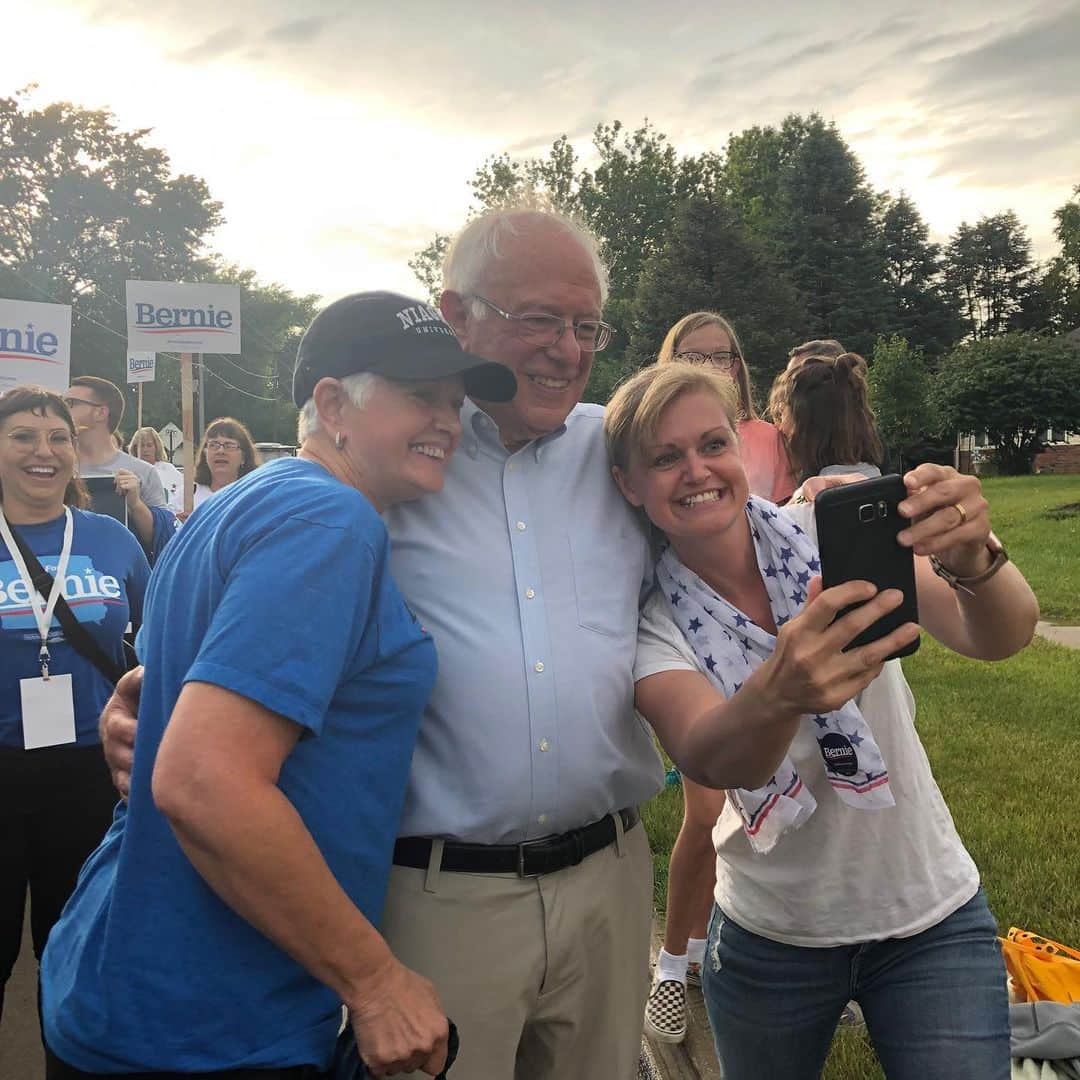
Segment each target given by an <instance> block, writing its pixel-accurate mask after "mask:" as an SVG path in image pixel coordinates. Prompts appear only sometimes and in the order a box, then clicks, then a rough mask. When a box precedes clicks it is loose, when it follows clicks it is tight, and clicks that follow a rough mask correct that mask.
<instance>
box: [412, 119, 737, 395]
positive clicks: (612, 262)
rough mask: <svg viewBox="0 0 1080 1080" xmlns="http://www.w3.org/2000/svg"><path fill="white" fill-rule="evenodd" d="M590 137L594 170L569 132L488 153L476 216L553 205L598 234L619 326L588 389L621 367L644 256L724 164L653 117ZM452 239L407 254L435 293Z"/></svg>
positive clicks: (603, 128)
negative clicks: (688, 151)
mask: <svg viewBox="0 0 1080 1080" xmlns="http://www.w3.org/2000/svg"><path fill="white" fill-rule="evenodd" d="M593 145H594V147H595V150H596V155H597V158H598V161H597V164H596V165H595V167H593V168H585V167H584V166H582V165H581V164H580V163H579V161H578V159H577V157H576V155H575V153H574V151H573V148H572V147H571V146H570V144H569V141H568V140H567V138H566V136H565V135H564V136H561V137H560V138H558V139H557V140H556V141H555V142H554V144H553V145H552V147H551V150H550V151H549V152H548V154H547V155H546V156H545V157H540V158H527V159H514V158H511V157H510V156H509V155H507V154H500V155H497V156H495V157H492V158H489V159H488V160H487V161H486V162H484V164H483V165H481V166H480V168H479V169H477V171H476V173H475V175H474V177H473V179H472V181H471V182H470V187H471V188H472V192H473V208H472V210H471V211H470V216H471V215H474V214H478V213H482V212H484V211H485V210H489V209H492V208H494V207H498V206H507V205H535V206H541V207H550V208H552V209H555V210H559V211H561V212H563V213H568V214H571V215H574V216H576V217H578V218H579V219H580V220H581V221H583V222H584V223H585V224H586V225H588V226H589V227H590V228H591V229H592V230H593V232H594V233H595V234H596V236H597V238H598V239H599V240H600V245H601V250H602V252H603V255H604V259H605V261H606V263H607V266H608V271H609V281H610V294H609V298H608V304H607V308H606V309H605V311H606V317H607V319H608V321H610V322H612V323H613V324H614V325H615V326H616V327H618V328H619V330H620V333H619V334H617V335H616V337H615V338H614V340H613V341H612V344H611V345H609V346H608V349H607V350H606V351H605V352H604V353H601V354H600V355H599V356H598V357H597V363H596V370H597V372H598V380H599V381H594V384H591V385H590V387H589V389H588V390H587V391H586V393H587V394H588V395H590V396H592V395H593V394H594V393H596V392H598V391H597V390H596V387H597V386H599V385H601V384H603V383H605V382H607V381H610V379H609V378H608V377H606V376H605V377H604V378H600V376H599V373H600V372H601V371H602V370H603V369H605V368H610V369H611V370H612V371H616V370H618V369H620V367H621V363H622V355H623V352H624V351H625V349H626V346H627V342H628V340H629V330H630V319H631V317H632V309H633V298H634V294H635V290H636V287H637V279H638V276H639V274H640V273H641V269H642V267H643V266H644V264H645V262H646V260H647V259H648V258H649V257H650V256H651V255H652V254H654V253H655V252H656V251H658V250H659V248H660V247H661V246H662V245H663V244H664V242H665V241H666V239H667V237H668V235H669V234H670V230H671V228H672V225H673V223H674V220H675V214H676V211H677V209H678V207H679V204H680V203H681V202H682V201H683V200H685V199H686V198H689V197H690V196H691V195H697V194H703V193H708V192H711V191H713V190H714V189H715V187H716V185H717V182H718V176H719V169H720V159H719V157H718V155H716V154H712V153H704V154H701V155H699V156H697V157H686V156H680V155H679V154H678V153H677V152H676V150H675V148H674V147H673V146H672V145H671V143H670V142H669V141H668V139H667V136H666V135H664V134H663V133H662V132H659V131H657V130H656V129H655V128H654V127H653V126H652V125H651V124H650V123H649V122H648V121H647V120H646V121H645V122H644V123H643V124H642V125H641V126H640V127H638V128H636V129H634V130H632V131H631V130H629V129H627V128H625V127H624V126H623V124H622V123H621V122H620V121H617V120H616V121H614V122H613V123H610V124H600V125H598V126H597V128H596V131H595V132H594V135H593ZM449 242H450V238H449V237H447V236H444V235H442V234H439V235H436V237H435V238H434V239H433V240H432V242H431V243H430V244H428V246H427V247H425V248H424V249H423V250H422V251H421V252H418V253H417V255H416V256H415V257H414V258H413V259H412V260H410V262H409V267H410V268H411V269H412V271H413V273H415V274H416V276H417V277H418V278H419V280H420V281H421V282H422V283H423V285H424V286H425V288H426V289H427V291H428V293H429V295H431V296H432V298H433V299H434V298H435V297H437V296H438V293H439V289H440V287H441V279H442V261H443V259H444V258H445V255H446V250H447V247H448V246H449ZM612 377H615V376H612Z"/></svg>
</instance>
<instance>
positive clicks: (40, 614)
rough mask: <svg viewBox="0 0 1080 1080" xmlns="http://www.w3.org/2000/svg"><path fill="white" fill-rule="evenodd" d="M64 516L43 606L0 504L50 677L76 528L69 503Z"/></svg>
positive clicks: (1, 532)
mask: <svg viewBox="0 0 1080 1080" xmlns="http://www.w3.org/2000/svg"><path fill="white" fill-rule="evenodd" d="M64 518H65V521H64V544H63V547H62V548H61V549H60V558H59V559H58V560H57V562H56V573H55V574H54V575H53V586H52V588H51V589H50V590H49V599H48V600H47V601H45V602H44V603H43V604H41V606H40V607H39V606H38V603H39V598H38V591H37V589H35V588H34V581H33V579H32V578H31V577H30V571H29V570H28V569H27V568H26V560H25V559H24V558H23V556H22V552H21V551H20V550H19V547H18V545H17V544H16V543H15V537H14V536H12V535H11V526H10V525H8V522H7V518H6V517H5V516H4V509H3V507H0V536H3V538H4V543H5V544H7V549H8V551H10V552H11V557H12V559H13V560H14V561H15V566H16V567H17V568H18V571H19V573H20V574H21V575H22V579H23V584H24V585H25V586H26V592H27V596H28V598H29V601H30V610H31V611H33V613H34V619H35V620H36V622H37V626H38V633H39V634H40V635H41V652H40V653H39V654H38V658H39V659H40V660H41V677H42V678H43V679H47V678H48V677H49V648H48V644H47V642H48V640H49V627H50V626H52V619H53V612H54V611H55V610H56V602H57V601H58V600H59V599H60V594H61V593H62V592H63V589H64V578H65V577H66V576H67V566H68V559H69V558H70V557H71V534H72V531H73V529H74V522H73V521H72V517H71V511H70V510H69V509H68V508H67V507H66V506H65V507H64Z"/></svg>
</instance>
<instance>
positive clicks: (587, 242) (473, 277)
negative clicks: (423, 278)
mask: <svg viewBox="0 0 1080 1080" xmlns="http://www.w3.org/2000/svg"><path fill="white" fill-rule="evenodd" d="M541 222H546V223H548V224H551V225H554V226H555V227H556V228H557V229H559V230H561V231H562V232H564V233H566V234H567V235H568V236H572V237H573V238H574V239H575V240H576V241H577V242H578V243H579V244H580V245H581V247H582V249H583V250H584V251H585V254H586V255H588V256H589V258H590V259H591V260H592V264H593V270H594V271H595V273H596V281H597V283H598V284H599V286H600V304H601V306H603V305H604V303H605V302H606V301H607V297H608V272H607V266H605V265H604V260H603V257H602V256H601V254H600V243H599V241H598V240H597V239H596V237H595V236H594V235H593V234H592V232H591V231H590V230H589V229H588V228H586V227H585V226H584V225H582V224H581V222H579V221H575V220H574V218H572V217H569V216H567V215H566V214H560V213H559V212H558V211H555V210H537V209H534V208H532V207H527V206H516V207H515V206H510V207H502V208H500V209H498V210H489V211H488V212H487V213H485V214H481V215H480V216H479V217H478V218H474V219H473V220H472V221H470V222H469V224H468V225H466V226H465V227H464V228H463V229H462V230H461V232H459V233H458V234H457V236H456V237H454V240H453V242H452V243H451V244H450V249H449V250H448V251H447V253H446V259H445V260H444V261H443V288H444V289H449V290H450V291H451V292H456V293H459V294H461V295H463V296H464V295H467V294H468V293H472V292H475V291H476V289H477V288H478V287H479V285H480V282H481V281H482V280H483V278H484V275H485V272H486V271H487V270H488V269H489V268H491V264H492V263H495V262H498V261H499V260H500V259H501V258H503V257H504V245H505V243H506V241H507V240H508V239H509V238H511V237H518V236H520V235H521V233H522V231H524V229H527V228H528V227H529V226H530V225H537V224H540V223H541ZM483 311H486V308H483V306H482V305H480V311H477V312H474V314H476V315H478V316H479V315H480V314H481V312H483Z"/></svg>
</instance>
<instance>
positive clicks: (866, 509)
mask: <svg viewBox="0 0 1080 1080" xmlns="http://www.w3.org/2000/svg"><path fill="white" fill-rule="evenodd" d="M873 520H874V508H873V506H872V505H871V504H870V503H863V504H862V506H860V507H859V521H861V522H862V523H863V524H864V525H865V524H866V523H867V522H868V521H873Z"/></svg>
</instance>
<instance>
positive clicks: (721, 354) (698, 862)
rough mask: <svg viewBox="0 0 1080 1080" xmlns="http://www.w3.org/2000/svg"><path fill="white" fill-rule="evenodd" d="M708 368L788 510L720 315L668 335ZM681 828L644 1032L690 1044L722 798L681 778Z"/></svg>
mask: <svg viewBox="0 0 1080 1080" xmlns="http://www.w3.org/2000/svg"><path fill="white" fill-rule="evenodd" d="M673 361H675V362H681V363H689V364H706V365H708V366H709V367H711V368H713V369H714V370H716V371H718V372H720V373H722V374H724V375H726V376H728V377H729V378H730V379H731V380H732V381H733V383H734V385H735V387H736V389H737V392H738V424H737V432H738V436H739V448H740V453H741V455H742V461H743V468H744V469H745V470H746V475H747V483H748V484H749V486H750V492H751V494H753V495H759V496H761V498H763V499H768V500H770V501H771V502H782V501H783V500H785V499H787V498H788V496H789V495H791V493H792V491H794V489H795V480H794V479H793V477H792V475H791V469H790V467H789V465H788V459H787V454H786V453H785V451H784V443H783V439H782V438H781V437H780V433H779V432H778V431H777V430H776V428H775V427H773V425H772V424H770V423H768V422H767V421H765V420H762V419H760V418H759V417H758V415H757V411H756V410H755V408H754V400H753V395H752V394H751V390H750V373H749V370H748V369H747V366H746V359H745V357H744V355H743V350H742V346H741V344H740V343H739V339H738V337H737V336H736V334H735V328H734V327H733V326H732V325H731V323H729V322H728V320H727V319H725V318H724V317H723V316H722V315H718V314H716V313H715V312H712V311H695V312H693V313H692V314H690V315H685V316H684V317H683V318H681V319H680V320H679V321H678V322H677V323H676V324H675V325H674V326H673V327H672V328H671V329H670V330H669V331H668V333H667V336H666V337H665V338H664V343H663V345H661V346H660V354H659V356H658V358H657V362H658V363H660V364H670V363H672V362H673ZM682 792H683V820H682V825H681V826H680V828H679V835H678V836H677V837H676V839H675V845H674V847H673V848H672V851H671V862H670V864H669V868H668V887H667V907H666V911H667V920H666V922H665V924H664V944H663V948H662V949H661V950H660V954H659V957H658V959H657V967H656V973H655V979H654V984H653V987H652V990H651V991H650V994H649V1001H648V1004H647V1006H646V1009H645V1030H646V1031H647V1032H648V1033H649V1034H650V1035H651V1036H652V1037H653V1038H654V1039H659V1040H661V1041H662V1042H681V1041H682V1040H683V1038H685V1036H686V1018H687V1009H686V985H687V983H690V984H692V985H697V986H700V985H701V962H702V958H703V956H704V953H705V930H706V927H707V926H708V922H709V913H710V912H711V911H712V896H713V884H714V882H713V869H712V864H713V861H714V860H713V858H712V852H713V847H712V828H713V826H714V825H715V824H716V819H717V817H718V816H719V814H720V811H721V810H722V809H723V805H724V796H723V793H722V792H716V791H710V790H708V789H707V788H703V787H701V786H700V785H699V784H695V783H694V781H693V780H691V779H689V778H687V777H685V776H684V777H682Z"/></svg>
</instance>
